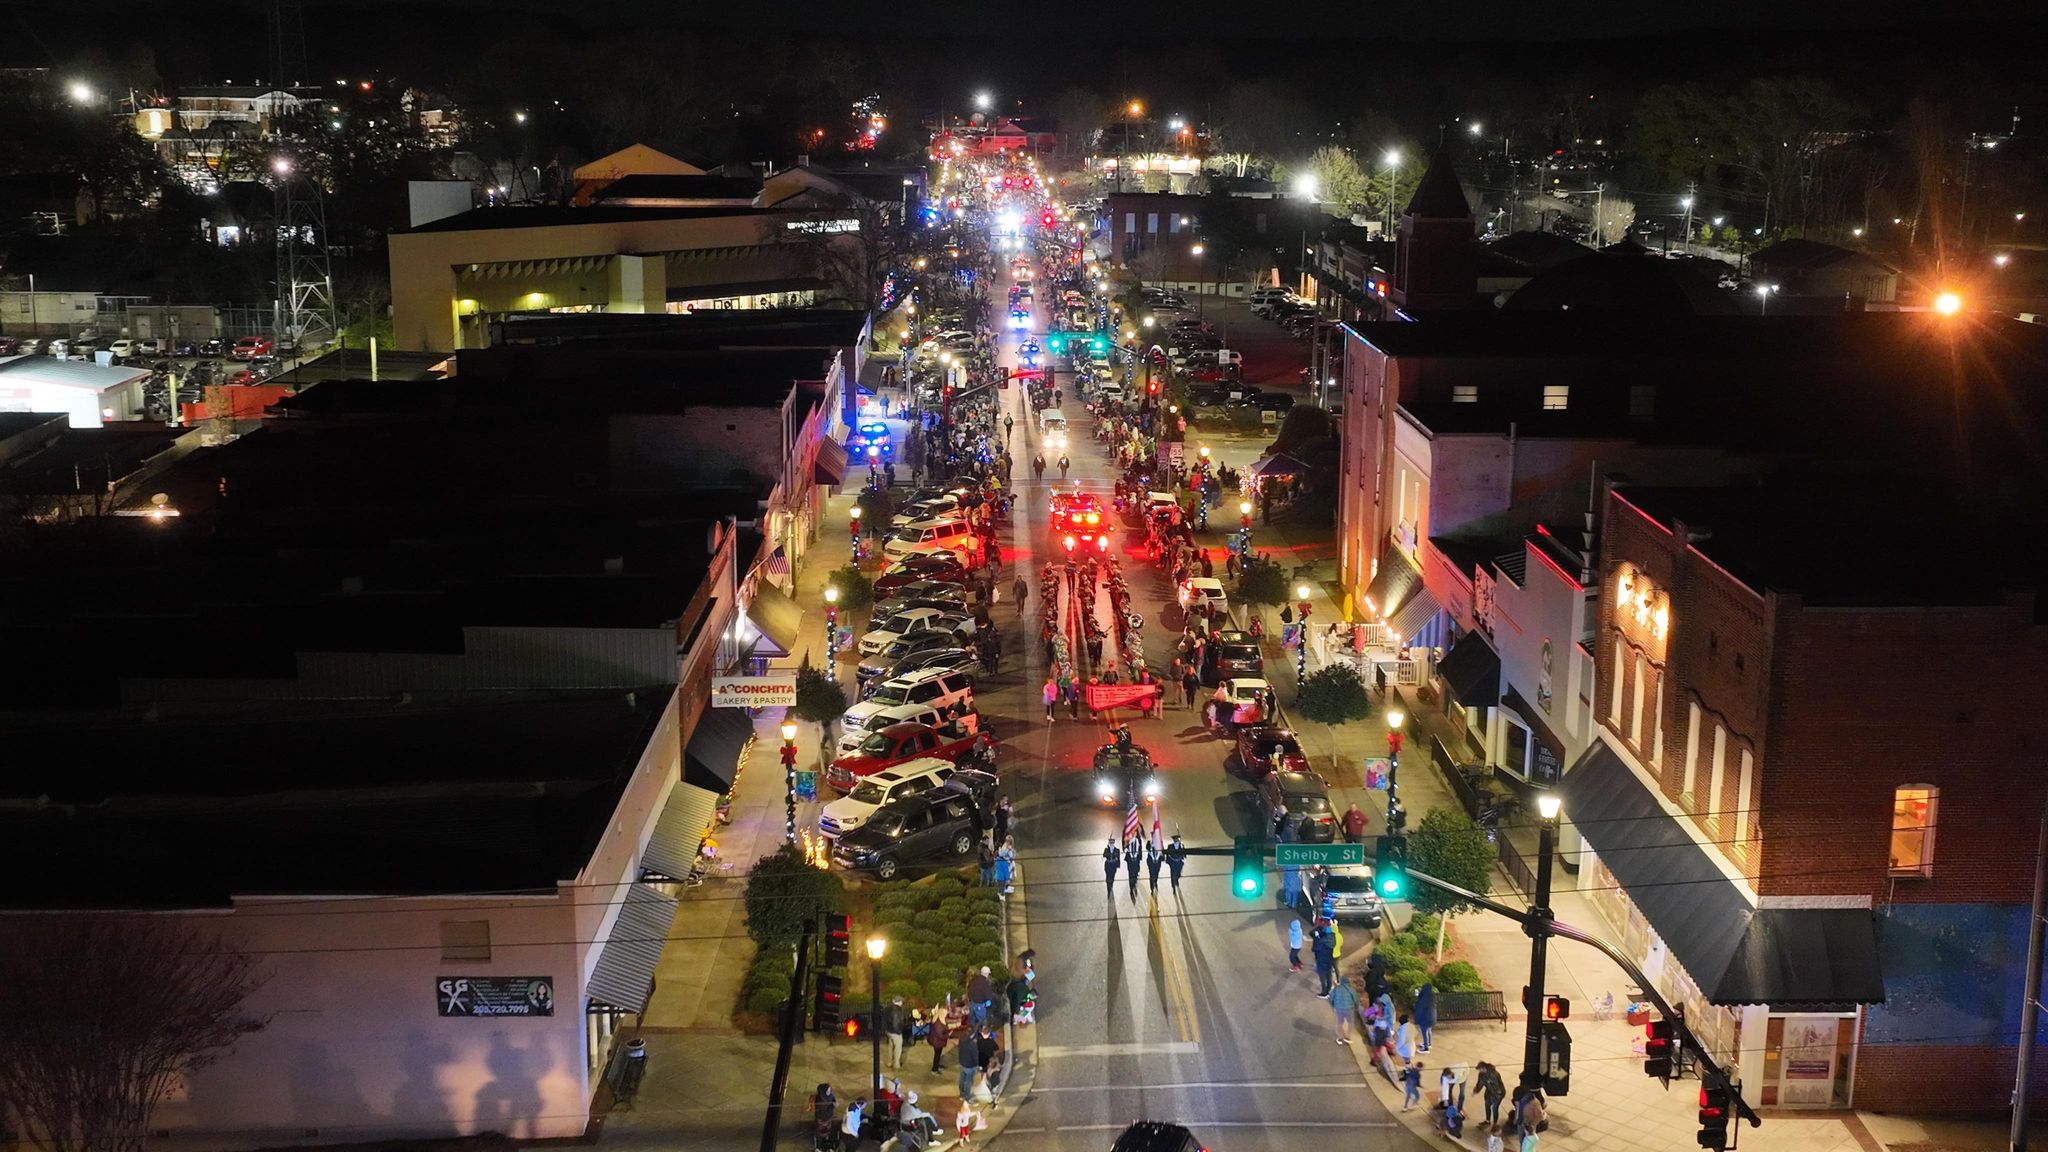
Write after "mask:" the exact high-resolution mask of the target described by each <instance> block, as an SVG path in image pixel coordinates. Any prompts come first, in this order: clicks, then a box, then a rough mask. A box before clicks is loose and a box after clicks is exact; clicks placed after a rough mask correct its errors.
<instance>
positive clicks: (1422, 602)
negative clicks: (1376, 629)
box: [1387, 588, 1444, 644]
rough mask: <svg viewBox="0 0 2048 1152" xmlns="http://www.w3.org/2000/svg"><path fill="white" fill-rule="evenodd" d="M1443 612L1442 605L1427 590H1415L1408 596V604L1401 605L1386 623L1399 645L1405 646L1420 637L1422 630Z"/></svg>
mask: <svg viewBox="0 0 2048 1152" xmlns="http://www.w3.org/2000/svg"><path fill="white" fill-rule="evenodd" d="M1443 610H1444V609H1443V605H1441V604H1438V603H1437V602H1436V597H1434V596H1432V595H1430V594H1429V589H1427V588H1417V589H1416V590H1415V595H1413V596H1410V597H1409V598H1408V602H1407V603H1406V604H1403V605H1401V610H1400V611H1399V612H1396V613H1394V616H1393V619H1391V620H1388V621H1387V627H1388V628H1390V629H1392V630H1393V633H1394V635H1395V636H1396V637H1398V638H1399V639H1400V641H1401V643H1403V644H1406V643H1408V642H1410V641H1412V640H1414V639H1415V638H1416V637H1417V636H1419V635H1421V634H1422V630H1423V629H1424V628H1427V627H1429V622H1430V621H1431V620H1434V619H1436V614H1437V613H1439V612H1441V611H1443Z"/></svg>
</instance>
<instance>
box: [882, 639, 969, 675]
mask: <svg viewBox="0 0 2048 1152" xmlns="http://www.w3.org/2000/svg"><path fill="white" fill-rule="evenodd" d="M980 665H981V657H979V656H977V655H975V654H974V653H973V652H970V651H968V650H967V649H965V648H957V647H950V646H948V647H935V648H921V649H919V650H917V651H915V652H911V653H908V654H907V655H904V656H900V657H898V658H897V660H896V662H895V663H894V664H891V665H889V666H888V667H887V668H885V669H883V670H882V672H881V675H880V676H879V677H870V678H868V679H867V680H866V681H865V683H866V684H876V683H880V682H881V681H883V680H894V679H895V678H896V677H898V676H908V675H910V674H911V673H912V672H919V671H922V670H924V669H926V668H943V669H944V670H946V671H948V672H968V673H972V672H974V671H975V670H976V669H977V668H979V667H980Z"/></svg>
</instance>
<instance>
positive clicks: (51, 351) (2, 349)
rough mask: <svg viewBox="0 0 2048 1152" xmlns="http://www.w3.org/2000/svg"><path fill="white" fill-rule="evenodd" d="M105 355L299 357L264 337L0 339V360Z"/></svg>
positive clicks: (126, 359) (119, 360) (132, 359)
mask: <svg viewBox="0 0 2048 1152" xmlns="http://www.w3.org/2000/svg"><path fill="white" fill-rule="evenodd" d="M102 351H104V352H106V353H107V354H108V355H110V356H112V357H113V359H114V363H116V364H128V363H147V362H149V361H150V360H151V359H152V358H155V357H163V356H172V357H187V358H189V357H195V356H225V357H227V358H228V359H230V360H258V359H268V358H275V357H292V356H296V355H298V354H299V347H298V344H297V342H295V341H293V340H289V339H286V340H277V341H273V340H271V339H270V338H269V337H267V336H244V337H242V338H241V339H239V340H236V341H235V342H234V343H232V344H230V343H228V342H226V341H224V340H220V339H206V340H172V339H168V338H159V337H143V338H141V339H132V338H130V337H127V336H121V337H117V338H115V339H112V340H104V341H103V340H102V339H101V338H100V337H99V336H97V335H95V334H93V333H91V332H87V333H83V334H81V335H78V336H59V337H56V338H55V339H51V340H44V339H42V338H41V337H38V336H20V337H16V336H0V356H54V357H56V358H57V359H59V360H91V359H92V358H93V357H94V355H95V354H96V353H99V352H102Z"/></svg>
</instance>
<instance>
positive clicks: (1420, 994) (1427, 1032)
mask: <svg viewBox="0 0 2048 1152" xmlns="http://www.w3.org/2000/svg"><path fill="white" fill-rule="evenodd" d="M1415 1028H1416V1030H1417V1031H1418V1032H1420V1033H1421V1035H1422V1047H1421V1049H1420V1051H1423V1052H1427V1051H1429V1041H1430V1037H1431V1036H1433V1035H1434V1034H1435V1033H1436V985H1434V984H1431V983H1429V982H1428V981H1424V982H1423V985H1422V987H1420V988H1418V989H1416V990H1415Z"/></svg>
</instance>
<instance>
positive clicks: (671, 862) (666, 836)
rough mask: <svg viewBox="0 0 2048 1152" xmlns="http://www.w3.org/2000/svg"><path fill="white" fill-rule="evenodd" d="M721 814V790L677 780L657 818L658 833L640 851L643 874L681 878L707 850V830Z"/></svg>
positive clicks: (656, 828)
mask: <svg viewBox="0 0 2048 1152" xmlns="http://www.w3.org/2000/svg"><path fill="white" fill-rule="evenodd" d="M717 815H718V793H716V792H713V791H711V790H710V789H708V788H699V787H697V786H696V785H695V784H686V783H683V782H682V781H677V782H676V786H675V787H674V788H673V789H671V790H670V791H669V794H668V803H666V804H663V805H662V806H661V815H660V816H657V817H655V820H654V833H653V835H651V836H649V837H648V839H647V847H646V848H644V849H642V850H641V852H640V871H641V873H642V875H649V874H651V875H655V876H664V877H667V878H668V879H670V880H681V879H683V878H684V877H686V876H688V875H689V874H690V868H691V867H692V866H693V865H695V864H696V863H697V853H699V852H701V851H703V850H704V833H705V832H707V831H708V830H709V829H710V828H711V821H712V820H713V819H714V818H715V817H716V816H717Z"/></svg>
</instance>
